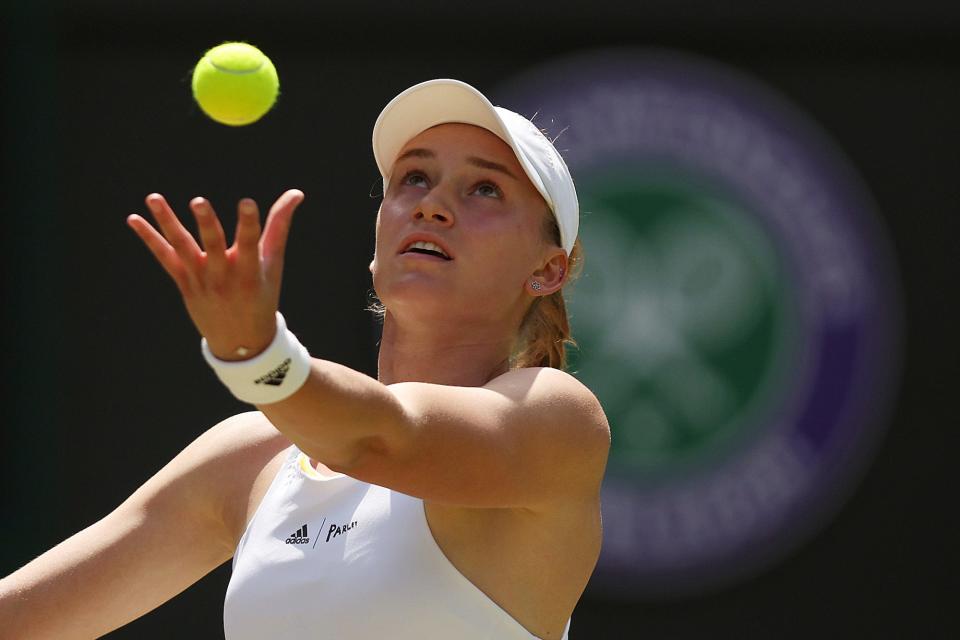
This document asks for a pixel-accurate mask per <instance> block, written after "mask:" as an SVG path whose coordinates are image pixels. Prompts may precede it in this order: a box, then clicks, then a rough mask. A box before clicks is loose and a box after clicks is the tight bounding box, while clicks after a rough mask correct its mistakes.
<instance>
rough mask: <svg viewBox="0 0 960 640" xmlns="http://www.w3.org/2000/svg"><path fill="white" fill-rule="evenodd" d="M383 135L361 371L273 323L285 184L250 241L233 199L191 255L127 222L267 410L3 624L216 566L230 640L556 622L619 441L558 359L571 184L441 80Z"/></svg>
mask: <svg viewBox="0 0 960 640" xmlns="http://www.w3.org/2000/svg"><path fill="white" fill-rule="evenodd" d="M373 148H374V155H375V157H376V160H377V164H378V166H379V168H380V171H381V173H382V175H383V180H384V188H385V192H384V198H383V203H382V205H381V207H380V210H379V213H378V217H377V226H376V250H375V255H374V257H373V261H372V263H371V264H370V271H371V273H372V275H373V283H374V289H375V292H376V294H377V297H378V298H379V304H377V305H375V307H374V309H375V310H376V311H378V313H380V314H382V320H383V339H382V342H381V345H380V353H379V362H378V379H376V380H375V379H373V378H370V377H368V376H366V375H364V374H362V373H359V372H357V371H354V370H352V369H350V368H348V367H345V366H343V365H340V364H337V363H335V362H330V361H327V360H323V359H321V358H316V357H310V355H309V354H308V353H307V350H306V349H305V348H304V347H303V346H302V345H301V344H300V343H299V341H298V340H297V338H296V336H295V335H294V334H293V333H292V331H291V330H289V329H288V328H287V327H286V325H285V322H284V319H283V316H282V315H280V313H279V312H278V309H277V306H278V301H279V292H280V282H281V272H282V268H283V259H284V247H285V245H286V241H287V237H288V232H289V230H290V226H291V221H292V218H293V215H294V210H295V209H296V208H297V206H298V205H299V204H300V202H301V201H302V200H303V198H304V195H303V194H302V193H301V192H300V191H297V190H290V191H287V192H286V193H284V194H283V195H282V196H281V197H280V198H279V199H278V200H277V201H276V203H275V204H274V205H273V207H272V208H271V210H270V213H269V215H268V216H267V219H266V222H265V224H264V227H263V229H262V231H261V226H260V222H259V215H258V211H257V206H256V204H255V203H254V202H253V201H251V200H243V201H241V202H240V204H239V214H238V223H237V229H236V237H235V241H234V242H233V244H232V245H231V246H229V247H228V246H227V241H226V239H225V234H224V231H223V229H222V227H221V225H220V223H219V222H218V218H217V216H216V214H215V213H214V211H213V209H212V208H211V206H210V203H209V202H207V201H206V200H204V199H202V198H196V199H194V200H193V201H192V202H191V204H190V208H191V210H192V213H193V215H194V216H195V217H196V220H197V223H198V227H199V236H200V238H199V239H200V242H199V243H198V242H197V241H196V240H195V239H194V238H193V236H191V234H190V233H188V232H187V231H186V230H185V228H184V227H183V226H182V224H181V222H180V220H179V219H178V217H177V216H176V215H175V214H174V212H173V211H172V210H171V209H170V207H169V206H168V204H167V202H166V201H165V200H164V198H163V197H162V196H161V195H159V194H151V195H149V196H148V197H147V199H146V204H147V207H148V208H149V210H150V213H151V214H152V216H153V218H154V220H155V221H156V224H157V227H158V229H159V230H158V229H157V228H154V227H153V226H152V225H151V224H150V223H148V222H147V221H146V220H145V219H144V218H142V217H140V216H137V215H131V216H130V217H129V218H128V223H129V225H130V226H131V227H132V228H133V230H134V231H135V232H136V234H137V235H138V236H139V237H140V239H141V240H142V241H143V242H144V243H145V244H146V246H147V247H148V248H149V250H150V251H151V252H152V254H153V255H154V257H155V258H156V259H157V261H158V262H159V263H160V264H161V265H162V266H163V268H164V269H165V270H166V271H167V273H168V274H169V275H170V277H171V278H172V279H173V281H174V282H175V283H176V286H177V287H178V288H179V290H180V293H181V294H182V296H183V300H184V303H185V305H186V308H187V310H188V312H189V314H190V317H191V319H192V320H193V322H194V323H195V324H196V326H197V329H198V330H199V331H200V333H201V335H202V336H203V340H202V343H201V346H202V351H203V354H204V356H205V358H206V359H207V361H208V362H209V363H210V365H211V366H212V367H213V369H214V371H215V372H216V374H217V375H218V376H219V377H220V379H221V380H222V381H223V382H224V383H225V385H226V386H227V387H228V388H229V390H230V391H231V392H233V393H234V395H236V396H237V397H238V398H240V399H242V400H245V401H247V402H249V403H251V404H253V405H255V406H256V407H257V409H258V410H259V411H255V412H250V413H244V414H240V415H237V416H234V417H231V418H229V419H227V420H225V421H223V422H221V423H220V424H218V425H216V426H214V427H213V428H211V429H210V430H208V431H207V432H206V433H204V434H203V435H201V436H200V437H199V438H197V440H195V441H194V442H193V443H192V444H190V445H189V446H188V447H187V448H186V449H184V451H183V452H182V453H180V454H179V455H178V456H177V457H176V458H174V459H173V460H172V461H171V462H170V463H169V464H168V465H166V466H165V467H164V468H163V469H161V470H160V471H159V472H158V473H157V474H156V475H155V476H153V477H152V478H151V479H150V480H148V481H147V482H146V483H145V484H144V485H143V486H142V487H140V488H139V489H138V490H137V491H136V492H135V493H134V494H133V495H131V496H130V498H128V499H127V500H126V501H125V502H124V503H123V504H121V505H120V506H119V507H118V508H117V509H116V510H115V511H113V512H112V513H110V514H109V515H108V516H106V517H105V518H103V519H102V520H100V521H99V522H97V523H96V524H94V525H92V526H90V527H89V528H87V529H85V530H83V531H81V532H79V533H77V534H76V535H74V536H72V537H71V538H69V539H67V540H66V541H64V542H63V543H61V544H60V545H58V546H57V547H54V548H53V549H51V550H50V551H48V552H47V553H45V554H43V555H42V556H40V557H39V558H37V559H36V560H34V561H33V562H31V563H30V564H28V565H26V566H25V567H24V568H22V569H20V570H19V571H17V572H16V573H14V574H12V575H11V576H8V577H7V578H6V579H4V580H3V581H2V583H0V618H2V620H3V630H4V631H3V633H4V634H5V637H15V638H32V639H39V638H57V639H61V640H62V639H64V638H93V637H97V636H100V635H102V634H104V633H107V632H108V631H110V630H112V629H115V628H117V627H119V626H121V625H123V624H125V623H127V622H129V621H130V620H133V619H135V618H137V617H138V616H140V615H143V614H144V613H146V612H147V611H150V610H151V609H153V608H154V607H156V606H158V605H160V604H161V603H163V602H165V601H166V600H168V599H169V598H171V597H173V596H174V595H176V594H177V593H179V592H180V591H182V590H183V589H185V588H187V587H188V586H189V585H191V584H193V583H194V582H196V581H197V580H198V579H200V578H201V577H202V576H203V575H205V574H206V573H208V572H209V571H211V570H212V569H214V568H215V567H217V566H218V565H220V564H222V563H223V562H225V561H226V560H228V559H229V558H231V557H233V574H232V578H231V580H230V584H229V587H228V589H227V594H226V601H225V606H224V629H225V634H226V637H227V638H228V639H229V640H240V639H251V640H252V639H255V638H256V639H263V638H270V639H271V640H294V639H296V640H304V639H306V638H331V639H337V640H347V639H364V640H369V639H372V638H411V639H413V638H415V639H417V640H422V639H424V638H428V639H434V638H436V639H440V638H458V639H474V638H476V639H480V638H485V639H510V638H534V637H535V638H562V637H566V636H567V633H568V629H569V623H570V618H571V613H572V611H573V609H574V607H575V605H576V603H577V601H578V599H579V598H580V596H581V594H582V592H583V590H584V587H585V586H586V584H587V580H588V579H589V577H590V574H591V572H592V570H593V568H594V566H595V564H596V561H597V557H598V554H599V550H600V542H601V526H600V500H599V493H600V483H601V479H602V476H603V472H604V467H605V464H606V459H607V452H608V449H609V443H610V432H609V427H608V424H607V421H606V418H605V416H604V413H603V410H602V408H601V406H600V404H599V403H598V401H597V399H596V397H595V396H594V395H593V394H592V393H591V392H590V391H589V390H588V389H587V388H585V387H584V386H583V385H582V384H580V383H579V382H578V381H577V380H576V379H575V378H573V377H572V376H571V375H569V374H567V373H565V372H564V371H563V366H564V364H565V360H564V352H563V343H564V341H565V340H567V339H569V329H568V324H567V318H566V312H565V309H564V304H563V298H562V287H563V286H564V284H565V283H566V282H568V281H569V280H570V279H571V276H572V275H575V274H572V273H571V271H576V270H578V268H579V261H580V248H579V242H578V241H577V239H576V238H577V228H578V205H577V199H576V192H575V190H574V186H573V182H572V179H571V177H570V174H569V172H568V170H567V167H566V165H565V163H564V162H563V160H562V159H561V157H560V155H559V154H558V153H557V151H556V150H555V148H554V147H553V145H552V143H551V142H550V141H549V140H548V139H547V138H546V137H544V136H543V134H542V133H541V132H540V131H539V130H537V128H536V127H535V126H534V125H533V124H532V123H531V122H530V121H528V120H526V119H525V118H523V117H522V116H519V115H518V114H516V113H513V112H511V111H508V110H506V109H501V108H499V107H494V106H493V105H492V104H491V103H490V102H489V101H488V100H487V99H486V98H485V97H484V96H483V95H482V94H480V93H479V92H478V91H477V90H476V89H474V88H473V87H470V86H469V85H466V84H464V83H461V82H458V81H455V80H434V81H430V82H425V83H422V84H419V85H417V86H414V87H411V88H410V89H408V90H406V91H404V92H403V93H401V94H400V95H399V96H397V97H396V98H395V99H394V100H393V101H391V102H390V103H389V104H388V105H387V106H386V108H385V109H384V111H383V113H382V114H381V115H380V117H379V119H378V120H377V123H376V125H375V127H374V132H373ZM325 312H330V310H326V311H325ZM171 392H174V393H175V390H171Z"/></svg>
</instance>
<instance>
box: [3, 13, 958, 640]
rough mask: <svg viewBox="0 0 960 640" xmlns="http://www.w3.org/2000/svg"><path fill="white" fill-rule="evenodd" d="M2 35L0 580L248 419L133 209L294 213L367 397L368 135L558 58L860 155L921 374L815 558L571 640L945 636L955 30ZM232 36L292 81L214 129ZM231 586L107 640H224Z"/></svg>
mask: <svg viewBox="0 0 960 640" xmlns="http://www.w3.org/2000/svg"><path fill="white" fill-rule="evenodd" d="M3 11H4V13H3V25H4V26H3V29H4V31H3V39H4V40H5V42H6V44H5V45H4V46H5V49H4V50H5V55H4V67H3V83H2V87H3V93H4V95H3V138H2V143H0V144H2V148H3V153H2V159H3V185H2V187H3V191H2V192H3V209H2V214H3V219H2V224H3V228H2V233H0V237H2V242H3V244H2V255H3V318H4V322H5V327H4V331H3V340H4V343H3V356H4V368H3V370H4V380H3V388H4V396H5V397H4V400H5V401H4V403H3V417H4V419H3V427H2V437H0V446H2V450H0V463H2V485H0V486H2V487H3V499H4V503H5V504H4V505H3V508H2V511H0V513H2V516H0V518H2V521H0V523H2V524H0V541H2V548H0V575H6V574H7V573H10V572H11V571H13V570H15V569H16V568H17V567H19V566H21V565H22V564H24V563H25V562H27V561H29V560H30V559H31V558H33V557H35V556H36V555H38V554H40V553H42V552H43V551H44V550H46V549H48V548H50V547H51V546H53V545H54V544H56V543H57V542H59V541H60V540H62V539H64V538H66V537H68V536H69V535H71V534H73V533H74V532H76V531H77V530H79V529H81V528H83V527H85V526H87V525H89V524H91V523H92V522H94V521H95V520H97V519H99V518H100V517H102V516H103V515H105V514H106V513H107V512H109V511H110V510H111V509H112V508H113V507H115V506H116V505H117V504H118V503H119V502H121V501H122V500H123V499H124V498H126V497H127V496H128V495H129V494H130V493H131V492H132V491H133V490H135V489H136V488H137V487H138V486H139V485H140V484H141V483H142V482H143V481H145V480H146V479H147V478H148V477H149V476H150V475H152V474H153V473H154V472H155V471H156V470H157V469H158V468H159V467H161V466H162V465H163V464H165V463H166V462H167V461H168V460H170V459H171V458H172V457H173V456H174V455H176V454H177V453H178V452H179V451H180V450H181V449H182V448H183V447H184V446H185V445H186V444H187V443H189V442H190V441H191V440H192V439H193V438H195V437H196V436H197V435H198V434H200V433H201V432H202V431H203V430H205V429H206V428H208V427H209V426H210V425H212V424H214V423H215V422H217V421H219V420H221V419H223V418H224V417H226V416H228V415H230V414H232V413H235V412H238V411H241V410H244V409H245V407H244V406H242V405H241V404H239V403H238V402H237V401H235V400H233V399H232V398H231V397H230V396H229V394H228V393H227V392H226V391H225V390H223V389H222V388H221V386H220V384H219V383H218V382H217V381H216V379H215V378H214V376H213V375H212V373H211V372H210V371H209V370H208V369H207V367H206V365H205V364H204V362H203V360H202V358H201V357H200V353H199V344H198V342H199V338H198V336H197V334H196V332H195V330H194V329H193V327H192V325H191V324H190V322H189V320H188V318H187V316H186V313H185V312H184V311H183V308H182V305H181V303H180V300H179V297H178V295H177V294H176V290H175V288H174V286H173V285H172V283H170V282H169V281H168V279H167V276H166V275H165V274H164V273H163V272H162V270H161V269H160V267H159V266H158V265H157V264H155V263H154V261H153V259H152V257H150V256H149V254H148V253H147V251H146V249H145V248H144V247H143V246H141V244H140V242H139V240H138V239H137V238H136V237H135V236H134V234H133V233H132V232H131V231H130V230H129V229H128V228H127V227H126V225H125V222H124V219H125V217H126V215H127V214H129V213H131V212H141V213H142V212H144V211H145V208H144V206H143V198H144V196H145V195H146V194H148V193H150V192H152V191H160V192H162V193H164V194H165V195H166V196H167V197H168V199H169V200H170V201H171V203H172V205H173V206H174V208H175V210H178V211H180V212H181V213H186V211H187V210H186V203H187V202H188V201H189V199H190V198H191V197H193V196H195V195H205V196H207V197H209V198H210V199H211V200H212V201H213V203H214V205H215V206H216V207H218V210H219V212H220V214H221V216H222V217H224V218H225V220H226V224H225V226H228V228H232V224H233V220H234V216H235V205H236V202H237V200H239V199H240V198H241V197H244V196H250V197H253V198H255V199H256V200H257V201H258V202H259V203H260V204H261V206H262V207H263V208H264V209H266V208H267V207H268V206H269V204H270V203H271V202H272V201H273V200H274V199H275V198H276V197H277V196H278V195H279V194H280V193H281V192H282V191H283V190H284V189H286V188H290V187H298V188H301V189H303V190H304V191H305V193H306V195H307V199H306V202H305V203H304V205H303V206H302V207H301V209H300V210H299V212H298V213H297V218H296V220H295V223H294V230H293V233H292V236H291V240H290V246H289V249H288V254H287V255H288V257H287V265H286V277H285V283H284V287H285V288H284V295H283V300H282V309H283V311H284V315H285V316H286V318H287V320H288V323H289V324H290V326H291V327H293V328H294V330H295V331H296V332H297V334H298V336H299V337H300V339H301V340H302V341H303V342H304V344H306V345H308V346H309V348H310V350H311V352H312V353H313V354H315V355H317V356H319V357H323V358H326V359H329V360H335V361H337V362H341V363H344V364H346V365H348V366H351V367H353V368H355V369H357V370H360V371H363V372H365V373H368V374H370V375H374V376H375V375H376V331H375V325H374V324H373V322H372V321H371V320H370V316H369V314H368V313H366V312H365V311H364V310H363V308H364V306H365V304H366V295H367V290H368V289H369V287H370V278H369V273H368V272H367V269H366V267H367V264H368V262H369V260H370V258H371V256H372V252H373V229H374V220H375V215H376V208H377V206H378V202H379V201H378V199H377V198H371V196H370V194H371V192H373V193H374V195H376V193H377V188H378V186H379V185H378V173H377V170H376V166H375V164H374V161H373V156H372V153H371V151H370V132H371V128H372V125H373V122H374V120H375V118H376V116H377V114H378V113H379V111H380V109H381V108H382V107H383V105H384V104H385V103H386V102H387V101H388V100H389V99H390V98H392V97H393V96H394V95H395V94H396V93H398V92H399V91H400V90H402V89H404V88H406V87H408V86H410V85H411V84H414V83H415V82H419V81H421V80H425V79H429V78H433V77H455V78H459V79H462V80H465V81H467V82H470V83H471V84H474V85H475V86H478V87H479V88H481V90H485V91H487V92H488V95H490V97H491V98H492V99H493V101H494V102H495V103H496V102H497V99H496V93H495V89H496V87H497V85H498V84H500V83H501V82H503V81H504V80H506V79H508V78H509V77H510V76H511V75H512V74H515V73H517V72H520V71H525V70H528V69H529V68H530V67H532V66H535V65H537V64H540V63H544V62H549V61H550V60H552V59H554V58H556V57H557V56H561V55H566V54H572V53H576V52H579V51H587V50H591V49H596V48H605V47H611V46H617V47H623V46H629V47H638V48H645V47H652V46H656V47H668V48H673V49H677V50H680V51H685V52H692V53H696V54H700V55H702V56H707V57H709V58H712V59H714V60H718V61H720V62H723V63H726V64H730V65H733V66H735V67H737V68H739V69H741V70H742V71H745V72H747V73H749V74H751V75H753V76H754V77H755V78H758V79H760V80H762V81H764V82H766V83H767V84H768V85H770V86H772V87H773V88H774V89H776V90H778V91H779V92H781V93H782V94H783V95H784V96H785V97H786V98H787V99H789V100H790V101H792V102H793V103H795V104H796V105H798V106H799V107H800V108H802V109H803V110H804V111H805V112H806V113H807V114H808V115H810V116H811V117H812V118H813V119H815V120H816V121H817V122H819V123H820V124H821V125H822V126H823V127H824V128H825V129H826V130H827V131H828V132H829V134H831V135H832V137H833V138H834V140H835V141H836V142H837V143H838V145H839V146H840V148H841V149H843V150H844V151H845V152H846V154H847V155H848V157H849V158H850V160H851V161H852V163H853V164H854V166H855V167H856V168H857V169H858V170H859V171H860V172H861V174H862V176H863V178H864V180H865V181H866V183H867V185H868V186H869V188H870V189H871V191H872V193H873V195H874V197H875V199H876V202H877V207H878V210H879V213H880V215H881V216H882V219H883V222H884V223H885V225H886V228H887V230H888V232H889V235H890V237H891V239H892V241H893V245H894V248H895V251H896V254H897V260H898V262H899V267H900V271H901V275H902V280H903V290H904V299H905V304H906V307H907V308H906V332H907V335H906V340H905V345H906V351H905V358H904V372H903V376H902V384H901V387H900V389H899V397H898V399H897V401H896V403H895V411H894V413H893V415H892V417H891V420H890V427H889V430H888V432H887V435H886V437H885V439H884V441H883V443H882V445H881V446H880V448H879V450H878V453H877V455H876V458H875V460H874V462H873V463H872V465H871V466H870V467H869V469H868V471H867V473H866V475H865V477H864V479H863V481H862V483H861V484H860V486H859V488H858V490H857V491H856V492H855V494H854V495H853V497H852V498H851V499H850V500H849V502H848V503H847V504H846V506H845V507H844V509H843V510H842V511H841V512H840V513H839V515H838V516H837V517H836V518H834V519H833V520H832V521H831V523H830V524H829V525H828V526H827V527H826V528H825V529H824V530H822V531H821V533H820V534H819V535H817V536H816V537H815V538H814V539H812V540H811V541H809V542H808V543H807V544H806V545H804V546H803V547H802V548H800V549H799V550H798V551H797V552H796V553H794V554H793V555H792V556H791V557H790V558H788V559H787V560H786V561H784V562H782V563H780V564H779V565H777V566H775V567H773V568H772V569H770V570H768V571H767V572H765V573H764V574H762V575H760V576H757V577H755V578H752V579H751V580H749V581H747V582H745V583H742V584H740V585H737V586H734V587H731V588H728V589H725V590H723V591H718V592H714V593H709V594H704V595H701V596H697V597H688V598H685V599H682V600H675V601H667V602H663V601H661V602H635V601H630V600H628V599H622V600H610V599H601V598H600V596H599V595H596V594H592V593H591V590H590V589H589V588H588V591H587V594H586V595H585V596H584V598H583V600H582V601H581V604H580V605H579V607H578V608H577V610H576V611H575V613H574V617H573V625H572V629H571V636H572V637H575V638H606V637H648V638H706V637H710V638H713V637H730V638H808V637H829V638H834V637H837V638H851V637H873V638H876V637H883V638H888V637H889V638H900V637H948V636H953V634H955V633H957V625H956V623H954V622H953V620H952V618H953V617H955V614H954V613H953V609H954V607H953V604H954V598H951V597H950V596H955V595H956V593H957V591H958V590H957V577H956V574H957V569H958V565H957V563H956V561H955V559H954V558H953V557H952V554H953V553H954V550H953V547H954V545H955V544H956V541H957V539H958V527H957V518H956V515H955V509H956V498H955V495H954V493H955V491H954V490H955V488H956V486H957V483H956V480H955V477H956V476H955V472H954V471H953V468H952V467H953V464H952V463H953V460H954V458H955V457H956V451H957V450H956V448H955V447H953V446H950V445H951V444H952V443H953V442H954V441H955V437H954V434H953V431H954V430H955V429H956V428H957V427H958V423H960V421H958V419H957V415H956V412H955V410H954V407H955V406H956V402H955V397H954V396H955V394H956V387H957V381H958V378H960V376H958V371H957V364H958V360H960V354H958V348H957V340H956V338H955V336H954V334H953V330H954V327H955V325H956V322H957V320H958V316H957V313H956V297H957V293H956V292H957V287H956V284H955V280H956V275H958V274H957V271H958V269H957V260H956V256H957V251H956V249H955V246H956V242H957V240H956V239H957V230H958V229H957V226H958V225H957V215H958V213H960V211H958V208H960V207H958V203H960V187H958V185H960V180H958V170H960V161H958V152H957V144H958V143H960V136H958V130H960V127H958V124H957V118H958V115H960V75H958V71H960V65H958V64H957V57H958V56H957V54H958V53H960V46H958V43H960V4H958V3H943V4H942V5H939V6H938V5H935V4H934V3H929V2H909V3H908V2H901V3H880V4H878V3H850V4H847V5H843V6H840V3H836V2H826V1H820V0H817V1H814V2H803V3H786V2H759V1H753V0H751V1H749V2H708V1H707V0H697V1H695V2H688V3H677V2H667V1H665V0H656V1H652V2H646V3H624V4H622V5H621V4H615V3H604V2H597V1H594V2H589V3H582V2H572V1H569V0H566V1H563V0H558V2H554V3H549V4H548V3H526V4H523V3H518V2H516V1H513V2H507V1H501V0H488V1H487V2H483V3H465V4H463V5H460V4H457V3H442V2H420V3H389V4H388V3H382V2H374V1H372V0H353V1H352V2H348V3H336V4H332V3H323V2H308V1H307V0H274V2H272V3H270V4H269V8H268V7H267V4H266V3H258V4H253V3H240V2H235V3H231V4H230V5H229V8H228V5H227V4H226V3H222V2H214V1H213V0H193V1H191V2H186V1H181V0H168V1H167V2H162V3H159V2H157V3H153V2H150V3H147V2H143V3H131V2H121V1H120V0H99V1H89V0H88V1H85V2H73V3H69V4H66V3H65V4H64V5H63V6H60V5H56V4H49V3H42V2H40V3H28V2H22V3H19V4H14V5H8V4H4V5H3ZM225 40H246V41H249V42H251V43H254V44H256V45H257V46H259V47H261V48H262V49H264V50H265V51H266V52H267V53H268V54H269V55H270V56H271V58H272V59H273V61H274V63H275V64H276V66H277V68H278V70H279V73H280V78H281V91H282V95H281V98H280V101H279V102H278V104H277V106H276V108H275V109H274V111H273V112H271V113H270V114H268V115H267V116H266V117H265V118H264V120H263V121H261V122H260V123H258V124H256V125H254V126H250V127H245V128H239V129H234V128H228V127H223V126H220V125H216V124H214V123H212V122H210V121H209V120H207V119H206V118H205V117H204V116H203V114H202V113H200V112H199V110H198V109H197V107H196V106H195V105H193V104H192V102H191V97H190V87H189V80H190V73H191V70H192V66H193V64H194V63H195V62H196V60H197V59H198V58H199V56H200V55H201V54H202V53H203V51H204V50H205V49H207V48H209V47H210V46H213V45H215V44H218V43H220V42H222V41H225ZM506 106H509V105H506ZM587 270H589V258H588V262H587ZM228 579H229V565H225V566H223V567H221V568H220V569H219V570H217V571H215V572H214V573H212V574H211V575H210V576H208V577H207V578H205V579H204V580H202V581H201V582H200V583H198V584H197V585H196V586H194V587H192V588H191V589H189V590H188V591H186V592H185V593H183V594H182V595H180V596H178V597H177V598H174V599H173V600H172V601H171V602H169V603H168V604H166V605H164V606H163V607H161V608H159V609H158V610H156V611H154V612H152V613H150V614H148V615H146V616H144V617H143V618H141V619H140V620H138V621H136V622H134V623H131V624H130V625H128V626H127V627H125V628H123V629H121V630H118V631H117V632H115V633H114V634H112V635H111V636H110V637H111V638H113V637H115V638H154V637H156V638H161V637H169V636H170V635H171V630H176V633H177V634H178V635H181V636H184V637H189V638H194V637H196V638H206V637H217V636H220V635H222V620H221V614H222V600H223V595H224V591H225V588H226V583H227V580H228ZM0 635H2V632H0ZM953 637H957V636H953Z"/></svg>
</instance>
